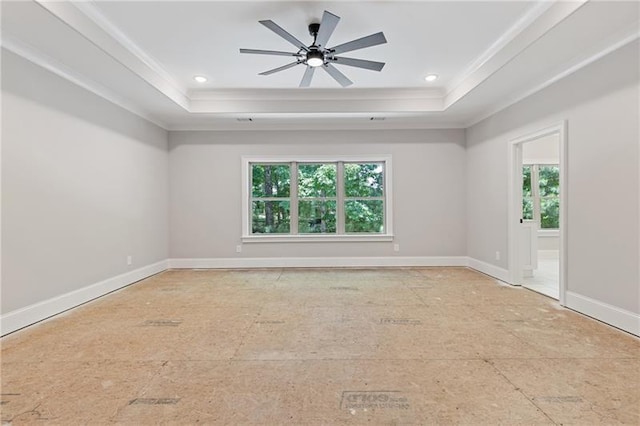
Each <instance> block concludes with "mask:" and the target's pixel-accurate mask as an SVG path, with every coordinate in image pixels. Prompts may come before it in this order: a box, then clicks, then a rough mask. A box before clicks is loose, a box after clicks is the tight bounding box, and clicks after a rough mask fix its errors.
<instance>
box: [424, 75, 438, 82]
mask: <svg viewBox="0 0 640 426" xmlns="http://www.w3.org/2000/svg"><path fill="white" fill-rule="evenodd" d="M424 79H425V80H427V81H429V82H431V81H436V80H437V79H438V74H429V75H427V76H426V77H425V78H424Z"/></svg>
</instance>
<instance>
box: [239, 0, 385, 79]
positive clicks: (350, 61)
mask: <svg viewBox="0 0 640 426" xmlns="http://www.w3.org/2000/svg"><path fill="white" fill-rule="evenodd" d="M339 21H340V17H338V16H336V15H334V14H333V13H331V12H328V11H326V10H325V11H324V13H323V14H322V21H321V22H320V23H319V24H318V23H313V24H310V25H309V34H311V36H313V43H312V44H311V45H310V46H307V45H305V44H304V43H302V42H301V41H300V40H298V39H297V38H296V37H294V36H293V35H291V34H290V33H288V32H287V31H285V30H284V29H283V28H282V27H280V26H279V25H278V24H276V23H275V22H273V21H271V20H266V21H259V22H260V23H261V24H262V25H264V26H265V27H267V28H269V29H270V30H271V31H273V32H274V33H276V34H278V35H279V36H280V37H282V38H284V39H285V40H287V41H288V42H289V43H291V44H292V45H294V46H295V47H296V48H297V49H298V51H297V52H282V51H277V50H260V49H240V53H249V54H257V55H276V56H291V57H294V58H296V60H295V62H291V63H289V64H286V65H283V66H281V67H278V68H274V69H272V70H268V71H264V72H261V73H260V74H259V75H270V74H274V73H276V72H280V71H284V70H286V69H289V68H292V67H295V66H296V65H305V66H306V67H307V69H306V70H305V72H304V74H303V76H302V80H301V81H300V87H309V86H310V85H311V80H312V78H313V74H314V72H315V70H316V68H322V69H323V70H324V71H325V72H326V73H327V74H329V75H330V76H331V77H332V78H333V79H334V80H335V81H337V82H338V83H339V84H340V85H341V86H342V87H347V86H350V85H352V84H353V82H352V81H351V80H349V78H347V76H345V75H344V74H343V73H342V72H341V71H340V70H338V69H337V68H336V67H334V66H333V64H337V65H347V66H350V67H356V68H363V69H367V70H372V71H381V70H382V68H383V67H384V65H385V64H384V62H376V61H368V60H365V59H355V58H345V57H342V56H336V55H339V54H341V53H345V52H351V51H354V50H358V49H364V48H367V47H372V46H377V45H380V44H384V43H386V42H387V39H386V38H385V36H384V33H382V32H379V33H375V34H371V35H369V36H366V37H362V38H359V39H357V40H352V41H350V42H347V43H343V44H340V45H338V46H334V47H331V48H327V47H326V46H327V43H328V41H329V38H330V37H331V34H333V31H334V30H335V28H336V26H337V25H338V22H339Z"/></svg>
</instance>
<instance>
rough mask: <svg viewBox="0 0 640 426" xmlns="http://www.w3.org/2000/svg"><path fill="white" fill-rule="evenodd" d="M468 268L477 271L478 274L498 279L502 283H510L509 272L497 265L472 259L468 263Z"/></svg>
mask: <svg viewBox="0 0 640 426" xmlns="http://www.w3.org/2000/svg"><path fill="white" fill-rule="evenodd" d="M467 266H469V268H471V269H475V270H476V271H478V272H482V273H483V274H486V275H489V276H492V277H493V278H497V279H499V280H500V281H504V282H506V283H508V282H509V271H508V270H506V269H504V268H501V267H499V266H496V265H492V264H490V263H487V262H483V261H481V260H478V259H475V258H473V257H470V258H469V259H468V262H467Z"/></svg>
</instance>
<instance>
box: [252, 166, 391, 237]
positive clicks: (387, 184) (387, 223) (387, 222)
mask: <svg viewBox="0 0 640 426" xmlns="http://www.w3.org/2000/svg"><path fill="white" fill-rule="evenodd" d="M291 162H296V163H384V174H383V179H384V184H383V188H384V207H385V209H384V230H385V232H384V233H382V234H374V233H370V234H367V233H357V234H356V233H354V234H347V233H340V231H344V229H336V233H335V234H297V229H296V230H293V229H292V233H291V234H260V235H256V234H251V214H252V212H251V203H250V199H251V191H250V185H251V164H252V163H291ZM294 171H295V170H292V173H293V172H294ZM337 173H338V175H340V176H341V175H342V168H341V167H339V168H338V170H337ZM392 176H393V168H392V164H391V156H390V155H373V156H372V155H362V156H304V155H300V156H243V157H242V237H241V240H242V242H243V243H275V242H336V241H348V242H364V241H393V237H394V235H393V197H392V188H393V184H392ZM292 179H293V175H292ZM341 183H342V178H341V179H339V180H338V182H337V184H338V188H337V190H338V194H337V197H336V199H337V202H336V208H337V209H338V211H337V212H336V213H337V214H341V213H340V212H339V210H341V209H343V208H344V207H343V206H342V203H341V201H344V200H345V198H349V197H345V196H344V188H343V186H344V185H341ZM292 195H294V194H292ZM293 204H295V202H294V200H293V197H292V199H291V215H292V216H293V214H294V213H295V214H297V205H296V208H295V209H294V206H293ZM342 227H344V224H342Z"/></svg>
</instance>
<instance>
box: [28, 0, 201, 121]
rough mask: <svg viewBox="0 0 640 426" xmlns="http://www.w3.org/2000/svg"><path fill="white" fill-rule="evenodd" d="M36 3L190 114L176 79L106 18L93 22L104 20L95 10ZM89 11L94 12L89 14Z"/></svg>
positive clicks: (72, 5) (51, 3)
mask: <svg viewBox="0 0 640 426" xmlns="http://www.w3.org/2000/svg"><path fill="white" fill-rule="evenodd" d="M34 1H35V2H36V4H38V5H39V6H41V7H43V8H44V9H45V10H47V11H48V12H49V13H51V14H52V15H53V16H55V17H56V18H58V19H59V20H60V21H61V22H63V23H64V24H66V25H67V26H69V27H70V28H71V29H73V30H74V31H76V32H77V33H78V34H80V35H81V36H82V37H84V38H85V39H87V40H88V41H89V42H91V43H92V44H93V45H95V46H96V47H97V48H99V49H100V50H102V51H103V52H104V53H106V54H107V55H108V56H110V57H111V58H113V59H114V60H115V61H117V62H118V63H120V64H121V65H122V66H124V67H125V68H127V69H128V70H130V71H131V72H133V73H134V74H136V75H138V76H139V77H140V78H142V79H143V80H144V81H146V82H147V83H148V84H149V85H151V86H152V87H153V88H155V89H156V90H158V91H159V92H160V93H162V94H164V95H165V96H167V97H168V98H169V99H171V100H172V101H173V102H175V103H176V104H177V105H179V106H181V107H182V108H184V109H185V110H188V108H189V98H188V96H187V95H186V93H184V90H182V89H181V88H180V87H177V85H176V83H175V81H174V79H167V78H165V75H168V74H167V73H166V71H162V70H160V69H159V65H157V63H155V61H153V60H152V59H151V57H150V56H149V55H147V54H141V52H142V49H140V48H139V47H137V46H136V45H135V44H133V42H131V41H130V40H129V39H128V38H126V37H124V36H123V35H122V33H120V32H119V31H117V32H114V31H115V30H114V28H115V27H114V26H113V25H111V24H110V23H108V22H107V21H106V18H103V20H102V21H101V23H100V24H98V23H97V21H95V20H94V19H97V20H100V19H101V18H99V16H100V15H99V13H98V12H97V11H95V10H94V9H95V7H93V6H89V5H84V6H81V7H80V8H78V7H77V6H76V5H75V4H74V3H75V2H67V1H65V2H59V1H45V0H34ZM80 3H82V2H80ZM92 8H93V9H92ZM90 10H93V12H88V11H90ZM87 13H89V14H90V15H91V16H90V15H87ZM123 43H125V44H123ZM141 55H142V56H141ZM154 64H155V65H154Z"/></svg>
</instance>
